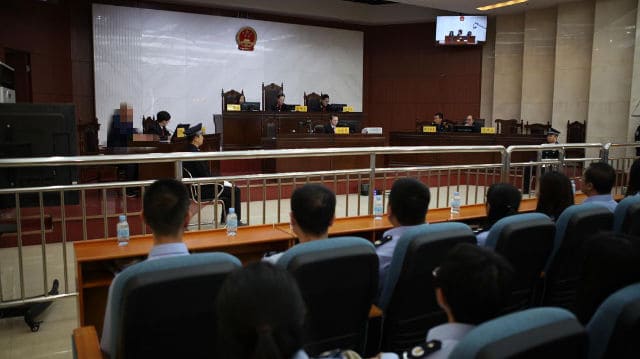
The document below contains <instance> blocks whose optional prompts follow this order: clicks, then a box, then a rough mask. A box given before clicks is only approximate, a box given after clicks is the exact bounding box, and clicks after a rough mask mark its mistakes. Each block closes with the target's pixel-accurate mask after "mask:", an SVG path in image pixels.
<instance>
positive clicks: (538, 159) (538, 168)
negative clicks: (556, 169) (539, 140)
mask: <svg viewBox="0 0 640 359" xmlns="http://www.w3.org/2000/svg"><path fill="white" fill-rule="evenodd" d="M536 162H537V164H536V184H535V188H534V191H535V192H534V193H535V194H536V197H537V196H538V193H540V178H542V151H540V150H537V151H536ZM531 180H533V179H532V178H531V179H530V180H529V181H531ZM529 184H531V182H529Z"/></svg>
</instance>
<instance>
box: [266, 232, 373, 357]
mask: <svg viewBox="0 0 640 359" xmlns="http://www.w3.org/2000/svg"><path fill="white" fill-rule="evenodd" d="M277 265H278V266H281V267H283V268H286V269H287V270H288V271H289V272H290V273H291V274H292V275H293V276H294V277H295V278H296V281H297V282H298V285H299V287H300V290H301V292H302V296H303V298H304V300H305V303H306V305H307V318H306V321H305V343H306V345H305V350H306V351H307V352H308V353H309V354H310V355H317V354H319V353H322V352H324V351H327V350H332V349H336V348H340V349H354V350H356V351H358V352H360V353H362V352H363V351H364V342H365V331H366V325H367V321H368V316H369V311H370V309H371V305H372V303H373V299H374V297H375V294H376V291H377V288H378V256H377V255H376V251H375V247H374V246H373V244H371V242H369V241H367V240H365V239H363V238H357V237H335V238H328V239H323V240H316V241H312V242H307V243H302V244H298V245H296V246H294V247H292V248H290V249H289V250H288V251H286V252H285V253H284V254H283V255H282V257H281V258H280V259H279V260H278V263H277Z"/></svg>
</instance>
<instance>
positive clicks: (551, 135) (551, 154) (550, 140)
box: [542, 127, 560, 160]
mask: <svg viewBox="0 0 640 359" xmlns="http://www.w3.org/2000/svg"><path fill="white" fill-rule="evenodd" d="M559 135H560V131H558V130H556V129H555V128H553V127H551V128H550V129H549V130H548V131H547V143H546V144H549V145H557V144H558V136H559ZM559 155H560V154H559V153H558V150H545V151H542V159H543V160H545V159H557V158H558V157H559Z"/></svg>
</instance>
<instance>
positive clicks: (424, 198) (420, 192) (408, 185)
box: [389, 178, 431, 226]
mask: <svg viewBox="0 0 640 359" xmlns="http://www.w3.org/2000/svg"><path fill="white" fill-rule="evenodd" d="M430 200H431V193H430V192H429V187H427V185H425V184H424V183H422V182H420V181H418V180H417V179H415V178H401V179H398V180H396V181H395V182H393V186H392V187H391V193H390V194H389V207H390V208H391V212H392V214H393V216H394V217H395V218H396V219H397V220H398V222H399V223H400V224H401V225H403V226H415V225H418V224H423V223H424V221H425V216H426V215H427V210H428V209H429V201H430Z"/></svg>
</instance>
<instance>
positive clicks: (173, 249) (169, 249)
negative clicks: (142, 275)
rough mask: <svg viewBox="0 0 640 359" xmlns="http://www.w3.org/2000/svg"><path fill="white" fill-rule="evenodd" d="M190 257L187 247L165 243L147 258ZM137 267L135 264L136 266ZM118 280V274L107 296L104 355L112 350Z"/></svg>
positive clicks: (154, 247) (154, 248) (154, 249)
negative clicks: (113, 311) (113, 305)
mask: <svg viewBox="0 0 640 359" xmlns="http://www.w3.org/2000/svg"><path fill="white" fill-rule="evenodd" d="M185 255H189V250H188V249H187V245H186V244H184V243H182V242H179V243H165V244H158V245H155V246H153V248H151V251H150V252H149V256H148V257H147V260H148V261H151V260H156V259H159V258H165V257H175V256H185ZM134 266H135V264H134ZM117 280H118V275H117V274H116V276H115V278H113V282H111V286H109V295H108V296H107V308H106V311H105V313H104V323H103V325H102V338H101V339H100V349H102V351H103V352H104V353H107V354H111V353H109V349H111V340H112V338H111V297H112V295H113V293H112V292H111V291H112V290H113V287H114V286H113V284H114V283H115V282H116V281H117Z"/></svg>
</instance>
